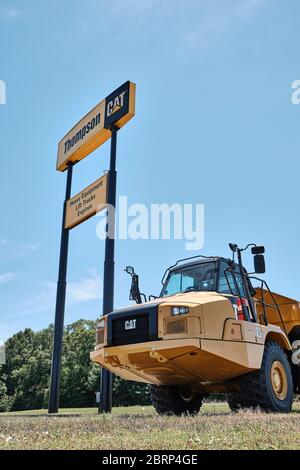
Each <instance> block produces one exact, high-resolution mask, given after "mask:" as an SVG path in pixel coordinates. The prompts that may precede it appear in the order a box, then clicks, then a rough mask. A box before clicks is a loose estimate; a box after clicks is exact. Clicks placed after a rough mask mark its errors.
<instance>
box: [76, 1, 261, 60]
mask: <svg viewBox="0 0 300 470" xmlns="http://www.w3.org/2000/svg"><path fill="white" fill-rule="evenodd" d="M267 2H269V0H114V2H110V4H109V9H108V13H107V17H108V21H107V22H106V24H105V25H103V23H102V22H101V19H100V18H99V14H100V11H99V9H98V7H97V2H96V1H95V2H94V15H90V17H89V18H87V17H86V18H85V20H86V21H87V22H88V24H89V27H88V28H87V30H88V31H90V32H91V34H92V32H93V31H94V32H95V31H97V30H98V28H97V25H96V21H97V22H98V23H99V24H102V27H104V28H107V34H109V33H110V39H111V40H114V41H115V42H120V40H121V41H123V42H126V43H130V44H135V43H136V42H137V41H139V42H141V41H143V42H145V44H148V43H149V37H150V38H152V39H153V41H154V42H155V41H156V39H157V38H159V40H160V41H159V47H160V49H162V47H163V45H164V44H165V45H167V46H168V49H167V51H168V54H170V53H171V52H172V51H173V52H175V54H176V55H177V54H178V53H179V54H180V55H181V53H183V54H185V53H186V52H187V50H186V48H189V47H190V48H192V49H194V47H197V48H202V49H205V48H206V47H207V46H208V45H209V44H210V43H214V42H215V41H216V40H220V39H223V38H224V36H225V37H227V36H228V37H230V36H232V35H234V34H235V31H236V29H239V28H244V27H245V23H247V22H249V21H250V20H252V19H253V18H255V17H256V15H257V14H258V13H259V11H260V10H262V8H263V7H264V6H265V5H266V3H267ZM90 12H91V10H89V11H88V13H89V14H90ZM101 15H102V12H101ZM111 24H114V30H113V33H112V32H111V29H110V30H109V27H110V25H111ZM128 31H130V34H128ZM105 32H106V31H105ZM164 32H165V34H164V35H163V40H161V37H162V33H164ZM147 47H148V46H147Z"/></svg>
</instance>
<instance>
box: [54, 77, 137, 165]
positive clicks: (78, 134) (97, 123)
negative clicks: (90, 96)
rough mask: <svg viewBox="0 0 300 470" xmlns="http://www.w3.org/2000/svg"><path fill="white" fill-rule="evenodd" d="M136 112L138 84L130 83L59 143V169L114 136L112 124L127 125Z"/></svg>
mask: <svg viewBox="0 0 300 470" xmlns="http://www.w3.org/2000/svg"><path fill="white" fill-rule="evenodd" d="M134 115H135V84H134V83H132V82H129V81H128V82H126V83H124V84H123V85H122V86H120V87H119V88H118V89H117V90H115V91H114V92H113V93H111V94H110V95H109V96H108V97H107V98H106V99H105V100H102V101H101V102H100V103H99V104H97V106H95V108H93V109H92V110H91V111H90V112H89V113H88V114H87V115H86V116H84V118H83V119H81V120H80V121H79V122H78V123H77V124H76V125H75V126H74V127H73V129H71V130H70V131H69V132H68V133H67V134H66V135H65V137H64V138H63V139H62V140H61V141H60V142H59V144H58V155H57V165H56V169H57V170H58V171H64V170H65V169H66V168H67V166H68V163H69V162H77V161H79V160H82V159H83V158H85V157H86V156H87V155H89V154H90V153H91V152H93V151H94V150H96V148H98V147H99V146H100V145H102V144H103V143H104V142H105V141H106V140H108V139H109V138H110V136H111V131H110V129H111V127H112V126H116V127H118V128H121V127H123V126H124V125H125V124H126V123H127V122H128V121H129V120H130V119H131V118H132V117H133V116H134Z"/></svg>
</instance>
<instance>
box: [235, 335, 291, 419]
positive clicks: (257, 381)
mask: <svg viewBox="0 0 300 470" xmlns="http://www.w3.org/2000/svg"><path fill="white" fill-rule="evenodd" d="M275 361H278V362H280V363H281V365H282V366H283V368H284V370H285V374H286V380H287V394H286V397H285V398H284V399H283V400H280V399H279V398H278V397H277V396H276V395H275V393H274V390H273V387H272V381H271V367H272V364H273V363H274V362H275ZM237 384H238V388H239V390H238V391H237V392H233V393H229V394H228V395H227V401H228V405H229V407H230V409H231V411H238V410H239V409H242V408H257V407H259V408H261V409H262V410H264V411H267V412H273V413H274V412H276V413H289V412H290V411H291V408H292V404H293V398H294V390H293V378H292V373H291V366H290V363H289V361H288V358H287V356H286V354H285V353H284V351H283V349H282V348H281V347H280V346H279V344H278V343H275V342H269V343H266V344H265V350H264V356H263V360H262V365H261V368H260V369H259V370H256V371H254V372H251V373H250V374H246V375H244V376H242V377H240V378H239V379H238V381H237Z"/></svg>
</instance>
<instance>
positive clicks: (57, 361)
mask: <svg viewBox="0 0 300 470" xmlns="http://www.w3.org/2000/svg"><path fill="white" fill-rule="evenodd" d="M72 173H73V165H72V164H68V169H67V183H66V196H65V201H64V205H63V217H62V229H61V242H60V258H59V272H58V282H57V292H56V307H55V323H54V335H53V352H52V368H51V386H50V399H49V409H48V412H49V413H57V412H58V407H59V385H60V366H61V353H62V341H63V332H64V316H65V300H66V287H67V280H66V279H67V264H68V249H69V230H68V229H66V228H65V220H66V207H67V201H68V199H70V196H71V186H72Z"/></svg>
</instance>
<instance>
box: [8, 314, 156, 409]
mask: <svg viewBox="0 0 300 470" xmlns="http://www.w3.org/2000/svg"><path fill="white" fill-rule="evenodd" d="M95 330H96V322H94V321H91V320H78V321H76V322H74V323H72V324H71V325H68V326H66V327H65V331H64V337H63V354H62V364H61V386H60V406H61V407H86V406H95V392H96V391H97V390H99V383H100V381H99V378H100V367H99V366H98V365H97V364H94V363H93V362H92V361H91V360H90V351H92V350H93V348H94V343H95ZM52 341H53V325H50V326H49V327H48V328H45V329H43V330H41V331H37V332H33V331H32V330H31V329H29V328H27V329H25V330H24V331H21V332H19V333H17V334H15V335H13V336H12V337H11V338H9V339H8V341H7V342H6V364H5V365H3V366H1V367H0V411H7V410H8V409H12V410H24V409H27V410H30V409H39V408H47V406H48V400H49V384H50V372H51V359H52ZM147 403H149V397H148V389H147V386H146V385H144V384H139V383H136V382H128V381H124V380H122V379H120V378H119V377H116V376H114V379H113V404H114V405H115V406H120V405H125V406H126V405H134V404H147Z"/></svg>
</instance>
